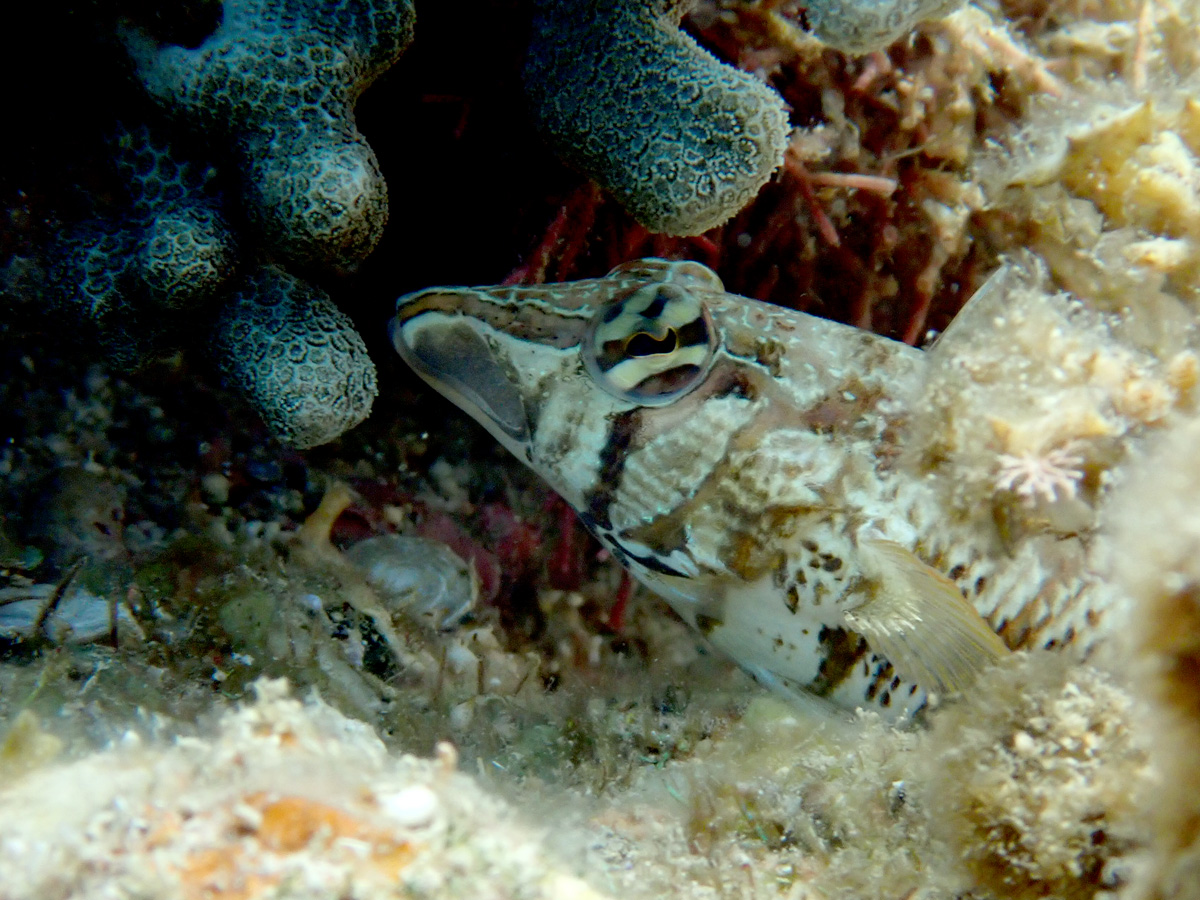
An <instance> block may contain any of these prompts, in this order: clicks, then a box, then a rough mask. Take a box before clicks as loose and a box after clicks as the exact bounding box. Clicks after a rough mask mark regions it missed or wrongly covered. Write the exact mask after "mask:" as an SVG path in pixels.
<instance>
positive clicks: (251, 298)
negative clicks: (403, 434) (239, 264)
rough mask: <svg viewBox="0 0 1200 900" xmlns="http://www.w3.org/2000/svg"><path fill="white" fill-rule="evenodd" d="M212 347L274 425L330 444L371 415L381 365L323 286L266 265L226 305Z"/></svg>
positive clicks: (304, 441) (300, 442)
mask: <svg viewBox="0 0 1200 900" xmlns="http://www.w3.org/2000/svg"><path fill="white" fill-rule="evenodd" d="M212 352H213V355H214V357H215V358H216V360H217V364H218V366H219V367H220V368H221V370H222V371H223V372H224V373H225V375H226V377H227V378H229V380H230V381H231V382H232V383H233V384H234V386H235V387H236V388H237V389H238V390H239V391H241V393H242V394H243V395H244V396H245V397H246V398H247V399H249V401H250V403H251V404H252V405H253V406H254V407H255V408H256V409H257V410H258V412H259V414H260V415H262V417H263V419H264V421H266V423H267V424H268V426H270V428H271V430H272V431H274V432H275V433H276V434H277V435H279V436H280V437H281V438H282V439H283V440H285V441H287V442H288V443H290V444H292V445H293V446H296V447H312V446H315V445H317V444H323V443H325V442H326V441H330V440H332V439H333V438H335V437H337V435H339V434H341V433H342V432H343V431H345V430H346V429H348V428H352V427H354V426H355V425H357V424H358V423H359V422H361V421H362V420H363V419H365V418H366V417H367V414H368V413H369V412H370V411H371V404H372V403H373V402H374V400H375V394H376V392H377V388H376V384H375V366H374V365H373V364H372V363H371V360H370V357H368V356H367V348H366V346H365V345H364V344H363V341H362V338H361V337H359V336H358V332H356V331H355V330H354V325H353V323H351V321H350V319H349V317H348V316H346V314H345V313H343V312H341V311H340V310H339V309H338V308H337V307H336V306H334V305H333V302H332V301H331V300H330V299H329V296H328V295H327V294H326V293H325V292H324V291H322V290H320V289H319V288H316V287H313V286H312V285H308V284H306V283H305V282H303V281H300V280H299V279H298V278H294V277H293V276H291V275H288V274H287V273H286V272H284V271H283V270H282V269H279V268H277V267H275V266H264V267H262V268H260V269H258V270H257V271H255V272H254V273H252V274H251V275H250V277H249V278H247V279H246V281H245V283H244V284H243V285H242V286H241V287H240V289H239V290H238V292H237V293H236V294H235V295H234V296H233V297H232V298H231V299H230V301H229V303H228V304H227V305H226V306H225V307H224V308H223V309H222V311H221V314H220V316H219V318H218V320H217V324H216V329H215V332H214V335H213V347H212Z"/></svg>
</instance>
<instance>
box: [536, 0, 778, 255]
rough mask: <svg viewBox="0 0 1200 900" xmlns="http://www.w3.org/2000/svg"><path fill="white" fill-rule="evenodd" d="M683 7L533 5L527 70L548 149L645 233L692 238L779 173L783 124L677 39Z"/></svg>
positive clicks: (653, 0) (756, 92)
mask: <svg viewBox="0 0 1200 900" xmlns="http://www.w3.org/2000/svg"><path fill="white" fill-rule="evenodd" d="M686 5H687V4H685V3H684V2H680V0H632V2H630V0H603V2H600V3H596V2H593V0H539V2H538V3H537V12H536V15H535V18H534V28H533V38H532V40H531V42H530V47H529V56H528V59H527V61H526V66H525V83H526V87H527V91H528V94H529V98H530V102H531V105H532V107H533V114H534V118H535V119H536V121H537V123H538V126H539V128H540V129H541V130H542V131H543V132H544V133H545V134H546V136H547V137H548V138H549V140H550V141H551V143H552V144H553V145H554V148H555V150H556V151H557V152H558V153H559V155H560V156H562V157H563V158H564V159H566V160H567V161H568V162H570V163H571V164H572V165H574V166H576V167H578V168H579V169H581V170H583V171H584V172H585V173H587V174H588V175H590V176H591V177H593V178H595V179H596V180H597V181H598V182H599V183H600V184H601V185H602V186H603V187H604V188H605V189H607V190H608V191H610V192H612V194H613V195H614V196H615V197H616V198H617V200H618V201H619V202H620V203H621V205H622V206H624V207H625V208H626V209H627V210H628V211H629V212H630V213H632V214H633V216H634V217H635V218H636V219H637V220H638V221H639V222H641V223H642V224H643V225H645V226H646V227H647V228H649V229H650V230H651V231H661V232H667V233H670V234H680V235H689V234H699V233H700V232H702V231H706V230H707V229H709V228H712V227H713V226H715V225H719V224H720V223H722V222H724V221H725V220H727V219H728V218H730V217H731V216H732V215H733V214H734V213H736V212H737V211H738V210H739V209H741V208H742V207H743V206H745V205H746V204H747V203H748V202H749V201H750V199H751V198H752V197H753V196H754V195H755V194H756V193H757V192H758V189H759V188H761V187H762V186H763V184H764V183H765V182H766V181H767V179H768V178H769V177H770V175H771V173H772V172H773V171H774V170H775V169H776V168H778V167H779V164H780V162H781V161H782V158H783V151H784V147H785V146H786V143H787V131H788V124H787V115H786V113H785V111H784V106H783V101H782V100H781V99H780V98H779V96H778V95H777V94H776V93H775V92H774V91H772V90H771V89H770V88H768V87H767V86H766V85H765V84H763V83H762V82H761V81H759V80H758V79H756V78H754V77H753V76H751V75H747V74H746V73H744V72H739V71H737V70H736V69H732V68H730V67H728V66H726V65H723V64H721V63H720V62H718V61H717V60H716V59H715V58H714V57H713V56H712V55H711V54H709V53H708V52H707V51H705V50H703V49H702V48H701V47H700V46H699V45H698V44H697V43H696V42H695V41H694V40H692V39H691V38H690V37H688V36H687V35H685V34H683V33H682V32H681V31H680V30H679V29H678V27H677V26H678V23H679V18H680V16H681V15H682V14H683V11H684V7H685V6H686Z"/></svg>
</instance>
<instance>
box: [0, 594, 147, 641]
mask: <svg viewBox="0 0 1200 900" xmlns="http://www.w3.org/2000/svg"><path fill="white" fill-rule="evenodd" d="M56 587H57V586H56V585H53V584H35V585H30V586H29V587H20V588H5V589H3V590H0V638H7V639H9V640H28V639H29V638H33V637H36V635H35V633H34V632H35V630H37V628H38V622H39V620H40V619H43V618H44V622H43V623H42V626H41V632H42V635H43V636H44V637H46V638H48V639H49V640H50V641H51V642H53V643H55V644H86V643H88V642H90V641H95V640H98V639H100V638H103V637H107V636H108V635H110V634H111V633H112V630H113V615H114V610H113V607H112V605H111V603H110V602H109V600H108V598H106V597H100V596H97V595H96V594H93V593H92V592H91V591H89V590H87V589H86V588H83V587H78V586H74V585H72V586H71V587H68V588H67V590H66V593H65V594H64V595H63V597H62V598H61V599H60V600H59V601H58V604H57V606H55V607H54V609H53V610H52V611H50V613H49V614H48V615H45V610H46V607H47V604H49V603H51V602H52V597H53V594H54V591H55V588H56ZM115 615H116V625H117V629H118V630H122V631H123V630H126V629H130V628H132V629H134V631H137V632H138V633H139V634H140V629H139V628H138V626H137V623H136V622H135V621H134V619H133V617H132V616H131V615H130V613H129V610H128V608H126V606H125V604H124V603H120V604H118V605H117V607H116V610H115Z"/></svg>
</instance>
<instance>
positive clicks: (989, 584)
mask: <svg viewBox="0 0 1200 900" xmlns="http://www.w3.org/2000/svg"><path fill="white" fill-rule="evenodd" d="M391 331H392V338H393V342H394V344H395V346H396V348H397V350H398V351H399V353H400V354H401V356H402V357H403V358H404V359H405V360H406V361H407V362H408V363H409V364H410V365H411V366H412V367H413V368H414V369H415V370H416V371H417V372H418V373H419V374H420V375H421V376H422V377H423V378H424V379H425V380H426V381H428V382H429V383H430V384H431V385H432V386H433V387H434V388H436V389H437V390H438V391H440V392H441V393H443V394H444V395H446V396H447V397H449V398H450V399H451V400H452V401H453V402H455V403H457V404H458V405H459V406H461V407H462V408H463V409H464V410H465V411H467V412H468V413H469V414H470V415H472V416H473V417H474V418H475V419H477V420H478V421H479V422H480V423H482V424H483V425H484V427H485V428H487V429H488V430H489V431H490V432H491V433H492V434H493V435H494V436H495V437H496V439H497V440H498V441H500V442H501V443H502V444H503V445H504V446H505V447H507V448H508V449H509V450H510V451H511V452H512V453H513V454H514V455H516V456H517V457H518V458H519V459H521V460H522V461H524V462H525V463H526V464H527V465H529V466H530V467H531V468H532V469H533V470H534V471H535V472H537V473H538V474H539V475H540V476H541V477H542V478H543V479H545V480H546V481H547V482H548V483H549V484H550V486H551V487H553V488H554V490H556V491H557V492H558V493H559V494H561V495H562V496H563V498H564V499H566V501H567V502H568V503H570V504H571V506H572V507H574V509H575V510H576V512H577V513H578V514H579V516H580V518H581V519H582V521H583V522H584V523H585V524H586V525H587V527H588V528H589V529H590V530H591V531H592V532H593V533H594V534H595V535H596V537H597V538H598V539H599V540H600V541H601V543H603V544H604V545H605V546H606V547H607V548H609V549H610V550H611V552H612V553H613V554H614V555H615V556H616V557H617V558H618V559H619V560H620V561H621V562H622V563H624V564H625V565H626V566H627V567H628V568H629V569H630V571H631V572H632V573H633V575H634V576H635V577H636V578H637V579H638V580H639V581H640V582H641V583H643V584H644V585H646V586H647V587H649V588H650V589H651V590H652V591H654V592H655V593H657V594H658V595H660V596H661V597H663V598H664V599H665V600H666V601H667V602H668V603H670V604H671V606H672V607H673V608H674V609H675V610H676V611H677V612H678V613H679V615H680V616H681V617H683V618H684V619H685V620H686V621H688V622H689V623H691V624H692V625H693V626H694V627H695V628H697V629H698V630H699V631H700V632H702V633H703V634H704V635H705V636H706V637H707V638H708V639H709V640H710V641H711V642H712V643H713V644H714V645H715V646H716V647H718V648H719V649H720V650H722V651H724V652H725V653H727V654H729V655H730V656H731V657H732V658H733V659H735V660H736V661H737V662H739V663H740V664H741V665H742V666H743V667H744V668H745V669H747V670H748V671H749V672H751V673H752V674H754V675H755V676H756V677H758V678H759V679H760V680H762V681H764V682H766V683H768V684H771V685H773V686H776V687H778V688H781V689H783V690H787V691H804V692H807V693H808V694H816V695H818V696H821V697H825V698H827V699H829V700H831V701H833V702H834V703H836V704H838V705H840V706H844V707H849V708H854V707H858V706H867V707H875V708H878V709H880V710H882V711H883V712H884V713H885V714H888V715H894V716H903V715H907V714H911V713H912V712H913V711H914V710H916V709H918V708H919V707H920V706H922V705H923V704H924V703H926V702H927V695H928V693H929V692H935V693H945V692H947V691H954V690H958V689H961V688H962V687H964V686H965V685H966V684H968V683H969V681H970V679H971V677H972V676H973V674H974V673H975V672H976V671H977V670H978V669H979V668H981V667H982V666H983V665H986V664H987V663H989V662H991V661H993V660H995V659H997V658H999V657H1000V656H1002V655H1003V654H1004V653H1006V652H1007V647H1006V644H1007V645H1008V646H1011V647H1013V648H1016V647H1025V646H1037V645H1044V644H1054V643H1068V642H1070V641H1071V640H1072V639H1073V638H1074V637H1075V636H1076V635H1077V634H1080V633H1082V632H1086V631H1087V626H1086V625H1085V624H1084V621H1085V620H1087V621H1088V622H1092V621H1094V619H1095V617H1096V616H1097V615H1098V610H1097V608H1095V605H1096V604H1093V603H1092V601H1091V599H1090V597H1089V589H1090V584H1089V580H1088V578H1087V576H1086V574H1085V573H1080V572H1078V571H1075V570H1073V569H1071V570H1070V571H1068V570H1067V569H1063V568H1062V566H1060V565H1057V564H1047V563H1046V562H1045V561H1044V560H1042V559H1041V558H1040V557H1039V556H1038V555H1037V554H1036V553H1034V552H1032V551H1030V552H1025V553H1021V554H1018V555H1017V556H1015V557H1014V556H1012V555H1011V553H1010V551H1009V548H1006V547H1005V546H1004V541H1003V540H1002V538H1001V536H1000V535H999V534H998V530H997V527H996V525H995V523H994V522H993V521H992V520H991V518H990V517H989V516H987V515H982V516H979V517H975V518H974V519H972V518H970V517H964V516H963V515H962V514H961V513H959V512H955V511H952V510H950V509H948V508H946V506H945V504H944V503H943V502H942V501H940V500H939V499H938V498H939V496H941V495H939V494H938V493H937V492H936V491H934V490H933V487H932V485H931V482H930V478H929V476H928V475H927V474H922V473H920V472H919V471H914V470H913V469H912V467H910V466H908V465H906V464H905V446H904V445H905V439H906V435H907V434H908V432H909V428H910V417H911V412H912V410H913V409H914V405H915V404H918V403H919V402H920V395H921V389H922V385H923V382H924V378H925V371H926V366H927V364H928V355H927V354H926V353H924V352H922V351H920V350H916V349H914V348H911V347H908V346H905V345H903V344H900V343H897V342H895V341H891V340H888V339H886V338H883V337H880V336H878V335H874V334H871V333H869V332H865V331H862V330H859V329H855V328H852V327H849V326H846V325H841V324H838V323H835V322H830V321H827V320H823V319H819V318H815V317H812V316H808V315H804V314H801V313H796V312H793V311H789V310H785V309H782V308H778V307H774V306H770V305H768V304H764V303H761V302H758V301H755V300H750V299H747V298H744V297H739V296H736V295H731V294H728V293H726V292H725V290H724V288H723V286H722V284H721V282H720V281H719V279H718V278H717V276H716V275H715V274H714V273H713V272H711V271H710V270H709V269H707V268H705V267H704V266H702V265H700V264H698V263H694V262H668V261H664V260H641V261H638V262H635V263H629V264H626V265H624V266H621V267H618V268H617V269H615V270H614V271H613V272H612V273H610V274H609V275H608V276H606V277H604V278H598V279H591V280H587V281H579V282H573V283H569V284H557V285H555V284H551V285H539V286H517V287H506V286H498V287H487V288H433V289H429V290H425V291H420V292H417V293H415V294H410V295H408V296H406V297H402V298H401V299H400V301H399V303H398V306H397V315H396V317H395V319H394V320H393V322H392V326H391ZM1056 566H1057V567H1056ZM1068 568H1069V567H1068ZM1097 603H1098V601H1097ZM998 635H999V636H998Z"/></svg>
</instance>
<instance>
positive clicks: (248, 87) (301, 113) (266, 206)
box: [126, 0, 414, 268]
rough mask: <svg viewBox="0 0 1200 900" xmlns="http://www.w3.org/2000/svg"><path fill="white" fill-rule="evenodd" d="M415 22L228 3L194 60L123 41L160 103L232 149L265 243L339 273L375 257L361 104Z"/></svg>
mask: <svg viewBox="0 0 1200 900" xmlns="http://www.w3.org/2000/svg"><path fill="white" fill-rule="evenodd" d="M413 20H414V14H413V9H412V5H411V3H410V2H409V0H342V2H334V3H329V2H317V0H228V2H226V3H225V7H224V20H223V21H222V23H221V25H220V27H219V28H218V29H217V30H216V31H215V32H214V33H213V34H212V35H211V36H210V37H209V38H208V39H207V40H206V41H205V42H204V43H203V44H201V45H200V46H199V47H197V48H195V49H194V50H193V49H187V48H184V47H177V46H167V47H158V46H156V45H155V44H154V43H153V42H152V41H151V40H150V39H149V38H147V37H146V36H145V35H142V34H141V33H139V32H135V31H127V32H126V37H127V43H128V45H129V48H130V51H131V53H132V55H133V57H134V59H135V62H136V64H137V68H138V74H139V77H140V78H141V80H142V83H143V84H144V86H145V88H146V90H147V91H148V92H149V93H150V95H151V96H152V97H153V98H154V99H155V101H156V102H158V103H159V104H160V105H161V106H162V107H163V108H164V109H166V110H167V112H168V113H169V114H170V115H172V116H173V117H175V118H176V119H179V120H180V121H183V122H185V123H187V124H188V125H190V126H191V127H193V128H195V129H197V130H198V131H201V132H204V133H206V134H209V135H211V136H213V137H214V138H215V139H217V140H220V141H223V142H224V143H225V144H226V146H227V150H228V152H229V153H230V155H231V157H232V159H233V161H234V165H235V168H236V169H237V170H238V171H239V172H241V173H242V179H243V190H244V198H243V200H244V204H245V207H246V212H247V214H248V216H249V217H250V219H251V221H252V222H253V223H254V225H255V226H256V227H257V228H258V229H259V230H260V232H261V234H262V237H263V239H264V240H265V241H266V243H267V244H269V245H270V246H271V247H272V248H273V249H275V250H276V251H277V252H279V253H280V254H281V255H283V256H285V257H287V258H288V259H290V260H293V261H296V262H299V263H303V264H317V265H321V266H325V267H330V268H341V267H349V266H352V265H353V264H354V263H356V262H358V261H361V260H362V259H363V258H365V257H366V255H367V254H368V253H370V252H371V250H372V249H373V248H374V247H375V245H376V243H378V241H379V238H380V236H381V234H382V231H383V226H384V224H385V223H386V221H387V208H388V207H387V186H386V184H385V183H384V180H383V175H382V173H381V172H380V171H379V164H378V161H377V160H376V158H375V154H374V152H373V151H372V149H371V147H370V145H368V144H367V142H366V140H365V138H363V136H362V134H360V133H359V131H358V129H357V128H356V127H355V124H354V103H355V101H356V100H357V99H358V96H359V94H361V93H362V92H363V90H365V89H366V88H367V86H368V85H370V84H371V82H373V81H374V80H375V79H376V78H377V77H378V76H379V75H380V74H381V73H382V72H383V71H385V70H386V69H387V68H388V67H389V66H390V65H392V64H393V63H394V62H395V61H396V60H397V59H398V58H399V57H400V54H401V53H403V51H404V49H405V47H407V46H408V43H409V42H410V41H411V40H412V31H413Z"/></svg>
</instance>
